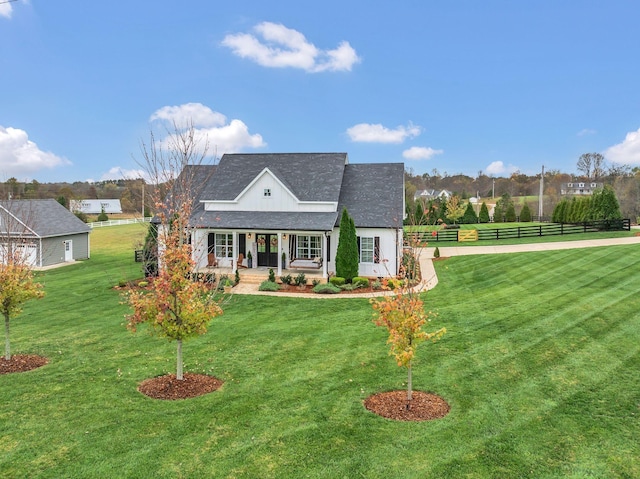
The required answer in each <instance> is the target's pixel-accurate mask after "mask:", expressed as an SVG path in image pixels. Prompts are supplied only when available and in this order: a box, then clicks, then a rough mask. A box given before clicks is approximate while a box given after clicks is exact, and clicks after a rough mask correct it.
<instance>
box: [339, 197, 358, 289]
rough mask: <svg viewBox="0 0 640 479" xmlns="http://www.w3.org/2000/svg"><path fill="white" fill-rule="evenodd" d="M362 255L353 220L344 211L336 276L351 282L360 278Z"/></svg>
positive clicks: (341, 221) (341, 219) (344, 210)
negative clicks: (359, 270)
mask: <svg viewBox="0 0 640 479" xmlns="http://www.w3.org/2000/svg"><path fill="white" fill-rule="evenodd" d="M359 263H360V253H359V251H358V239H357V237H356V227H355V224H354V222H353V218H351V216H349V213H348V212H347V209H346V208H344V209H343V210H342V217H341V218H340V236H339V238H338V249H337V251H336V276H339V277H341V278H344V279H345V280H347V282H349V283H350V282H351V280H352V279H353V278H355V277H356V276H358V268H359Z"/></svg>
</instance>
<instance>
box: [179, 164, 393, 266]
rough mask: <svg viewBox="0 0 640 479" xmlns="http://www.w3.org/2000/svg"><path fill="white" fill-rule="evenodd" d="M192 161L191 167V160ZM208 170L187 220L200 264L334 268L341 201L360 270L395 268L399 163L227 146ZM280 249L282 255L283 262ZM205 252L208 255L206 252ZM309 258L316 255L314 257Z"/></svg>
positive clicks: (201, 170) (204, 171)
mask: <svg viewBox="0 0 640 479" xmlns="http://www.w3.org/2000/svg"><path fill="white" fill-rule="evenodd" d="M191 168H193V167H191ZM197 168H199V169H198V173H197V174H196V175H195V176H199V177H201V178H207V180H206V181H205V182H204V183H205V184H204V187H203V188H202V190H201V191H200V192H199V195H198V197H197V198H196V204H195V208H194V210H193V214H192V216H191V220H190V226H192V227H193V228H194V231H193V233H192V238H191V242H192V247H193V254H194V259H195V261H196V265H197V267H198V268H204V267H206V266H207V265H208V264H211V258H212V257H215V263H216V264H217V265H218V266H221V267H231V268H233V269H234V270H235V269H237V267H238V264H237V260H238V258H239V257H240V255H242V258H245V259H244V261H243V264H241V266H242V265H247V261H246V258H247V255H248V254H249V253H251V256H252V258H253V261H252V263H253V264H252V266H253V268H263V269H267V268H273V269H274V271H276V270H277V273H278V274H281V272H282V270H283V269H288V268H290V267H291V261H295V260H297V261H295V262H294V266H296V265H300V264H301V265H302V266H303V267H305V268H306V267H309V269H316V270H317V271H321V272H322V273H323V276H325V277H326V276H327V275H328V274H329V273H334V274H335V255H336V249H337V247H338V239H339V234H340V232H339V224H340V217H341V214H342V209H343V208H346V209H347V211H348V212H349V215H350V216H351V217H352V218H353V220H354V223H355V226H356V234H357V236H358V244H359V249H360V272H359V274H360V275H361V276H376V277H383V276H389V275H396V274H398V270H399V266H400V260H401V255H402V240H403V236H402V221H403V215H404V165H403V164H402V163H369V164H349V160H348V157H347V154H346V153H285V154H225V155H224V156H223V157H222V158H221V160H220V162H219V164H218V165H217V166H215V167H214V166H211V167H209V168H211V169H210V170H209V171H208V174H207V169H206V167H203V166H199V167H197ZM282 253H284V256H285V260H284V261H285V264H284V267H283V258H282V256H283V255H282ZM210 254H211V256H210ZM314 260H315V261H314Z"/></svg>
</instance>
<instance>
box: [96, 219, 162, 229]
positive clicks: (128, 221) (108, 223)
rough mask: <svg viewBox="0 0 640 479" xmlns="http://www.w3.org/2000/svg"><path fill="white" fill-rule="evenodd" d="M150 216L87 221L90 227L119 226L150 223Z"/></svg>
mask: <svg viewBox="0 0 640 479" xmlns="http://www.w3.org/2000/svg"><path fill="white" fill-rule="evenodd" d="M150 222H151V218H150V217H147V218H129V219H125V220H109V221H95V222H93V223H87V225H88V226H89V227H90V228H101V227H103V226H120V225H132V224H135V223H150Z"/></svg>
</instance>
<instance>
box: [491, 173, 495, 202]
mask: <svg viewBox="0 0 640 479" xmlns="http://www.w3.org/2000/svg"><path fill="white" fill-rule="evenodd" d="M495 197H496V179H495V178H493V184H492V186H491V198H495Z"/></svg>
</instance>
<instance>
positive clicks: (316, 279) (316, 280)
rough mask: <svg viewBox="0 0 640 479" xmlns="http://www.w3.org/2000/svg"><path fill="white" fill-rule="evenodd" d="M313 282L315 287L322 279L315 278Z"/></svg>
mask: <svg viewBox="0 0 640 479" xmlns="http://www.w3.org/2000/svg"><path fill="white" fill-rule="evenodd" d="M311 284H312V285H313V287H316V286H318V285H319V284H320V280H319V279H318V278H314V279H313V281H311Z"/></svg>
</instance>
